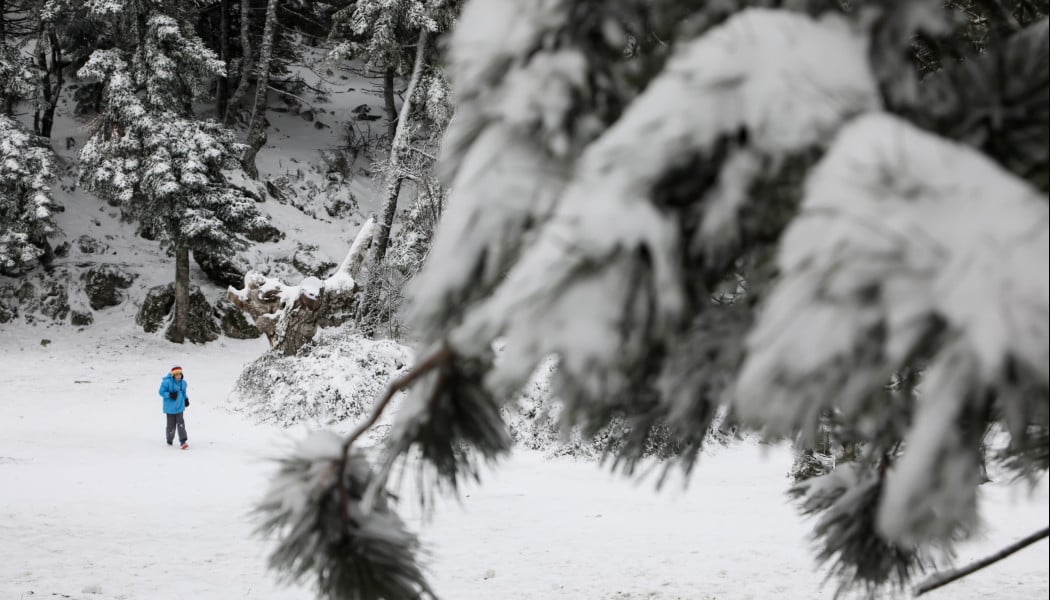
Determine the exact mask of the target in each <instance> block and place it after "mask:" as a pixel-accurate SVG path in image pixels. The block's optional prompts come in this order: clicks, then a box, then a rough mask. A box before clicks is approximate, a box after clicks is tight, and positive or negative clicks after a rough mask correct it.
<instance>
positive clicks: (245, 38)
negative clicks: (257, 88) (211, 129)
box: [222, 0, 253, 127]
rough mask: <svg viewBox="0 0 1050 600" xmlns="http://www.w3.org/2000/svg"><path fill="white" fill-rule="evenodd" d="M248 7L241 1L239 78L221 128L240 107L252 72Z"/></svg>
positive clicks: (247, 3)
mask: <svg viewBox="0 0 1050 600" xmlns="http://www.w3.org/2000/svg"><path fill="white" fill-rule="evenodd" d="M250 8H251V7H250V5H249V0H241V19H240V21H241V64H240V69H239V70H240V73H239V78H238V79H237V88H236V89H235V90H234V91H233V96H231V97H230V99H229V100H228V101H227V103H226V112H225V113H223V115H222V125H223V127H229V126H230V121H231V120H232V119H233V116H234V114H235V113H236V112H237V108H238V107H239V106H240V103H241V98H243V97H244V93H245V92H247V91H248V81H249V80H250V79H251V72H252V64H253V61H252V38H251V32H250V31H249V29H248V25H249V23H250V21H249V19H250V16H251V15H250Z"/></svg>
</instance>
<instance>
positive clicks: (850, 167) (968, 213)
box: [736, 114, 1050, 543]
mask: <svg viewBox="0 0 1050 600" xmlns="http://www.w3.org/2000/svg"><path fill="white" fill-rule="evenodd" d="M1048 223H1050V222H1048V207H1047V203H1046V198H1045V196H1044V195H1043V194H1041V193H1040V192H1039V191H1038V190H1037V189H1035V188H1034V187H1032V186H1031V185H1029V184H1027V183H1026V182H1025V181H1023V180H1021V179H1019V178H1018V177H1016V176H1014V175H1012V174H1010V173H1008V172H1006V171H1005V170H1004V169H1002V168H1001V167H999V166H998V165H996V164H995V163H994V162H992V161H991V160H990V159H988V158H987V157H986V156H984V155H982V154H980V153H979V152H977V151H975V150H973V149H971V148H969V147H966V146H962V145H959V144H956V143H953V142H949V141H947V140H944V139H942V138H938V137H936V136H934V135H931V134H929V133H925V132H923V131H921V130H919V129H917V128H916V127H914V126H912V125H910V124H909V123H907V122H905V121H902V120H899V119H897V118H895V117H892V116H889V115H886V114H872V115H868V116H864V117H862V118H859V119H857V120H856V121H855V122H853V123H852V124H850V125H849V126H847V127H846V128H844V129H843V131H842V132H841V133H840V135H839V136H838V138H837V140H836V141H835V143H834V144H833V146H832V147H831V148H830V150H829V151H828V153H827V155H826V156H825V157H824V159H823V160H822V161H821V163H820V164H819V165H818V166H817V167H816V168H815V169H814V170H813V172H812V173H811V175H810V177H809V180H808V182H807V186H806V193H805V200H804V203H803V206H802V214H801V215H800V216H799V217H798V218H797V219H796V220H795V221H794V222H793V224H792V225H791V227H790V228H789V229H788V231H787V232H786V233H785V235H784V237H783V238H782V241H781V247H780V254H779V257H778V265H779V268H780V272H781V274H782V275H781V276H782V279H781V281H780V282H779V283H778V284H777V285H776V286H775V288H774V289H773V291H772V293H771V294H770V296H769V297H768V301H767V302H766V304H765V306H764V308H763V310H762V311H761V313H760V316H759V319H758V322H757V324H756V326H755V328H754V329H753V331H752V334H751V336H750V337H749V339H748V343H747V345H748V353H749V354H748V357H747V359H746V361H745V363H744V366H743V367H742V370H741V372H740V376H739V380H738V385H737V390H736V396H737V404H736V408H737V410H738V413H739V415H740V416H741V417H742V418H744V419H746V420H749V421H751V422H754V423H757V424H760V425H764V426H765V428H766V431H767V432H768V433H770V434H772V435H782V434H789V433H791V432H793V431H795V430H798V429H800V430H801V431H803V433H805V434H808V435H809V436H811V437H812V436H814V435H815V434H816V432H817V428H818V422H819V415H820V413H821V411H822V410H824V409H826V408H832V407H833V408H835V409H837V410H839V411H841V412H842V414H843V416H844V417H845V418H847V419H850V420H852V421H853V422H858V423H861V424H863V423H866V422H867V423H878V422H879V418H878V417H879V414H880V412H881V411H883V410H885V404H884V403H882V402H880V401H879V400H878V398H879V397H880V396H879V395H880V394H881V393H882V391H883V390H884V388H885V386H886V384H887V383H888V382H889V381H890V378H891V376H892V375H893V373H895V372H896V371H898V370H899V369H901V368H902V367H904V366H906V365H908V364H911V363H913V362H914V361H916V360H918V361H922V362H924V363H925V364H926V372H925V376H924V380H923V384H922V388H921V390H920V393H919V395H918V397H917V400H916V402H915V406H914V411H915V412H914V416H913V417H912V418H911V419H910V425H908V421H909V420H908V419H906V418H902V419H899V420H898V421H897V423H898V425H897V426H898V427H904V428H906V430H903V431H894V432H892V435H887V436H886V437H887V438H888V439H900V438H901V437H903V438H904V440H905V444H904V452H903V455H902V456H901V457H900V458H899V459H898V460H897V461H896V462H895V463H894V465H893V466H892V467H891V468H890V469H889V471H888V473H887V478H886V484H885V486H886V487H885V493H884V494H883V496H882V499H881V505H880V507H879V514H878V527H879V530H880V532H881V533H882V535H884V536H886V537H887V539H889V540H893V541H897V542H902V543H917V542H926V541H933V542H947V541H949V540H951V539H954V538H956V537H957V536H958V535H959V534H960V533H965V532H966V531H968V530H969V528H970V527H972V526H973V525H974V524H975V523H976V518H977V514H976V488H977V485H978V484H979V482H980V469H979V468H978V460H979V447H980V443H981V439H982V437H983V435H984V430H983V428H982V424H983V423H984V421H983V419H984V418H986V417H980V418H977V417H978V416H979V415H985V414H987V413H986V411H988V410H990V407H989V406H988V403H989V402H991V401H992V400H990V398H995V399H996V402H997V411H1001V414H1002V418H1003V420H1004V425H1005V426H1006V428H1007V430H1008V431H1009V432H1010V433H1011V435H1012V437H1013V438H1014V443H1015V444H1018V445H1020V446H1022V447H1024V446H1027V445H1028V441H1027V440H1026V439H1025V437H1026V436H1027V435H1029V431H1030V429H1031V428H1030V426H1037V427H1039V428H1042V429H1043V430H1045V429H1046V427H1047V426H1048V423H1047V422H1046V420H1047V411H1046V409H1045V406H1046V402H1047V392H1046V390H1047V381H1048V378H1050V365H1048V363H1050V342H1048V339H1050V332H1048V327H1050V324H1048V322H1050V319H1048V316H1050V285H1048V273H1050V264H1048V262H1050V259H1048V250H1050V244H1048V239H1050V237H1048V236H1050V227H1048ZM832 403H834V404H833V405H832ZM1033 403H1034V404H1033ZM1039 405H1041V406H1042V407H1043V408H1042V410H1038V409H1034V408H1033V406H1039ZM872 434H873V437H875V438H876V439H877V438H878V435H877V432H875V431H873V432H872Z"/></svg>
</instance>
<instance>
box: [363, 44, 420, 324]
mask: <svg viewBox="0 0 1050 600" xmlns="http://www.w3.org/2000/svg"><path fill="white" fill-rule="evenodd" d="M429 35H430V32H428V31H427V30H426V29H423V30H421V31H420V32H419V40H418V41H417V42H416V59H415V62H414V63H413V65H412V77H411V78H410V79H409V81H408V88H407V89H406V90H405V101H404V102H403V103H402V104H401V111H400V112H399V113H398V117H397V128H396V129H395V132H394V137H393V139H392V140H391V143H390V163H389V166H388V169H387V170H388V173H387V184H386V201H385V203H384V204H383V216H382V217H381V218H380V221H379V229H378V231H376V239H375V243H374V244H372V253H371V254H370V255H369V257H368V273H367V275H366V277H367V281H368V283H367V285H366V287H365V299H364V301H363V302H362V303H361V305H360V309H359V311H358V323H359V325H360V327H361V329H362V331H363V332H364V333H365V335H372V334H373V333H374V329H375V328H374V325H375V324H374V323H372V319H370V318H369V317H370V316H371V314H372V312H373V311H374V309H375V305H376V303H377V302H378V301H379V291H380V290H379V286H380V277H379V274H380V265H382V264H383V258H385V257H386V249H387V246H389V245H390V229H391V228H392V227H393V226H394V216H395V215H396V214H397V199H398V196H399V195H400V193H401V181H402V179H403V178H402V175H401V161H402V155H403V154H404V152H405V151H406V149H407V147H408V119H409V116H410V115H411V114H412V96H413V95H415V92H416V86H418V85H419V80H420V78H421V77H422V75H423V66H424V59H425V58H426V52H427V43H428V40H429Z"/></svg>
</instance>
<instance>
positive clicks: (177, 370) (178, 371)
mask: <svg viewBox="0 0 1050 600" xmlns="http://www.w3.org/2000/svg"><path fill="white" fill-rule="evenodd" d="M171 374H172V375H182V367H172V368H171Z"/></svg>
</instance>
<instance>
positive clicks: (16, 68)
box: [0, 3, 56, 277]
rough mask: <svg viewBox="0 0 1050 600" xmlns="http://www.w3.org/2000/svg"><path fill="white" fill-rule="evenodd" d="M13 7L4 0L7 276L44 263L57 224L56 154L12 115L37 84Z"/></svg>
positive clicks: (0, 230)
mask: <svg viewBox="0 0 1050 600" xmlns="http://www.w3.org/2000/svg"><path fill="white" fill-rule="evenodd" d="M13 8H14V7H11V6H8V5H7V4H6V3H0V23H3V24H4V26H3V27H2V28H0V86H2V87H0V275H6V276H9V277H10V276H16V275H21V274H22V273H25V272H26V271H29V270H30V269H32V268H34V267H35V266H37V265H39V264H41V262H44V263H46V262H47V261H48V260H49V259H50V257H51V245H50V243H48V236H50V235H51V234H52V233H54V232H55V230H56V226H55V221H54V216H53V213H54V210H55V203H54V198H52V196H51V187H50V183H51V181H52V180H53V179H54V177H55V165H54V156H53V154H52V152H51V149H50V148H49V147H48V146H47V142H46V140H43V139H40V138H38V137H36V136H34V135H32V134H31V133H29V132H27V131H26V130H25V129H24V128H23V127H22V125H21V124H20V123H19V122H18V121H15V120H14V119H13V118H11V117H10V116H9V115H10V114H11V113H12V112H13V110H14V106H15V104H17V103H18V102H20V101H23V100H26V99H29V98H31V97H32V94H33V90H34V85H33V83H34V81H33V80H34V73H33V70H32V68H31V65H30V64H29V63H28V61H26V60H24V59H23V58H22V56H21V55H20V54H19V51H18V48H17V46H16V45H15V42H16V41H17V40H18V38H19V35H20V28H19V27H11V26H8V24H7V23H6V21H7V19H8V17H9V14H8V10H9V9H13ZM21 8H24V7H21ZM24 33H25V32H24V31H21V34H24Z"/></svg>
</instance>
